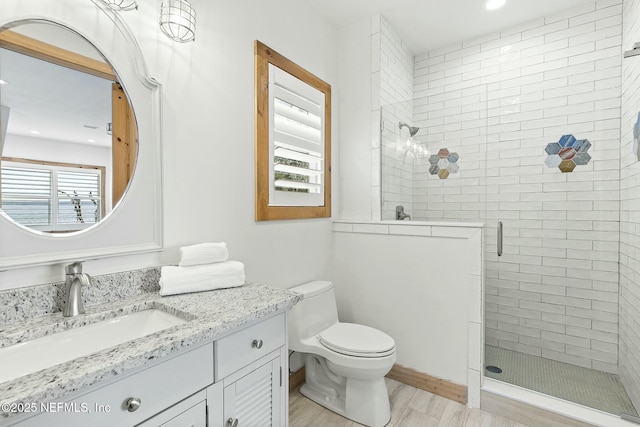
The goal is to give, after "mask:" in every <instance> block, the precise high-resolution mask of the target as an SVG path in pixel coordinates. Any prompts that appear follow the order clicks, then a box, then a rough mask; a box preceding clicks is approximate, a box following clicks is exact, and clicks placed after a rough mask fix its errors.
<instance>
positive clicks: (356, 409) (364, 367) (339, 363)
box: [288, 281, 396, 427]
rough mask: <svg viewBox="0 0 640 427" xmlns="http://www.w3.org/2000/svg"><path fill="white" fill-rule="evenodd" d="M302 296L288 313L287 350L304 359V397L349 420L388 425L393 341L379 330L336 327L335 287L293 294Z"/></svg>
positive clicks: (321, 285) (310, 286)
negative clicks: (389, 376)
mask: <svg viewBox="0 0 640 427" xmlns="http://www.w3.org/2000/svg"><path fill="white" fill-rule="evenodd" d="M291 290H292V291H295V292H298V293H300V294H302V295H303V296H304V299H303V300H302V301H300V302H299V303H298V304H296V305H295V306H294V307H293V309H292V310H291V312H290V313H289V321H288V327H289V348H290V349H291V350H294V351H297V352H300V353H305V354H304V360H305V369H306V371H305V374H306V382H305V384H304V385H303V386H302V387H301V388H300V392H301V393H302V394H303V395H305V396H307V397H308V398H309V399H311V400H313V401H315V402H316V403H319V404H320V405H322V406H325V407H327V408H329V409H331V410H332V411H334V412H337V413H338V414H340V415H343V416H345V417H347V418H349V419H351V420H354V421H356V422H359V423H361V424H365V425H367V426H372V427H382V426H384V425H386V424H387V423H388V422H389V419H390V418H391V410H390V407H389V394H388V392H387V387H386V385H385V382H384V376H385V375H386V374H387V373H388V372H389V371H390V370H391V367H392V366H393V364H394V362H395V361H396V346H395V342H394V340H393V338H391V337H390V336H389V335H387V334H385V333H384V332H381V331H379V330H377V329H374V328H371V327H368V326H364V325H357V324H354V323H340V322H338V311H337V308H336V300H335V294H334V292H333V285H332V284H331V282H325V281H315V282H310V283H305V284H304V285H300V286H296V287H294V288H291Z"/></svg>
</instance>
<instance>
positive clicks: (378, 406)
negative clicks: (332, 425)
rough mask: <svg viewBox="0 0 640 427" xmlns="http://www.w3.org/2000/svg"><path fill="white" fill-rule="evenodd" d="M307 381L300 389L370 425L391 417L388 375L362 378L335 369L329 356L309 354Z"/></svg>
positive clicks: (378, 426) (380, 424)
mask: <svg viewBox="0 0 640 427" xmlns="http://www.w3.org/2000/svg"><path fill="white" fill-rule="evenodd" d="M305 370H306V372H305V375H306V382H305V384H304V385H303V386H302V387H301V388H300V393H301V394H302V395H303V396H306V397H308V398H309V399H311V400H313V401H314V402H316V403H317V404H319V405H322V406H324V407H325V408H327V409H330V410H331V411H333V412H335V413H337V414H340V415H342V416H343V417H346V418H349V419H351V420H353V421H356V422H358V423H360V424H364V425H366V426H370V427H383V426H385V425H387V424H388V423H389V421H390V419H391V408H390V405H389V393H388V391H387V386H386V383H385V381H384V377H381V378H376V379H373V380H360V379H354V378H347V377H343V376H339V375H337V374H335V373H334V372H332V371H331V370H330V369H329V368H328V367H327V363H326V360H325V359H323V358H321V357H318V356H314V355H308V356H307V358H306V363H305Z"/></svg>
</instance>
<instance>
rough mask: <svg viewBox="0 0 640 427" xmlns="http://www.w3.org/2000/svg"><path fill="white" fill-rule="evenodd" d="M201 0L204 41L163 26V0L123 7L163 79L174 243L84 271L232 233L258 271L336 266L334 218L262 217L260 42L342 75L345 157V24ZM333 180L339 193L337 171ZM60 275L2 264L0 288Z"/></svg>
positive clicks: (253, 276) (290, 279) (174, 256)
mask: <svg viewBox="0 0 640 427" xmlns="http://www.w3.org/2000/svg"><path fill="white" fill-rule="evenodd" d="M51 1H55V0H51ZM193 6H194V7H195V8H196V10H197V13H198V27H197V34H196V41H195V42H194V43H186V44H179V43H175V42H172V41H171V40H169V39H168V38H167V37H165V36H164V35H163V34H161V32H160V30H159V28H158V25H157V20H158V15H159V9H160V1H159V0H158V1H149V2H139V10H137V11H131V12H123V13H122V15H121V16H122V17H123V18H124V19H125V20H126V21H127V23H128V24H129V26H130V28H131V30H132V31H133V32H134V34H135V36H136V38H137V40H138V41H139V43H140V45H141V47H142V50H143V52H144V54H145V59H146V61H147V64H148V65H149V68H150V74H151V75H152V76H154V77H155V78H156V79H157V80H159V81H160V82H161V83H162V84H163V98H162V101H163V127H162V133H163V141H162V144H163V153H162V158H163V165H162V167H163V171H162V179H163V182H162V185H163V203H164V209H163V210H164V218H163V220H164V225H163V228H164V247H165V250H164V251H163V252H161V253H157V254H147V255H134V256H126V257H114V258H105V259H101V260H87V261H86V264H85V271H87V272H88V273H89V274H102V273H108V272H116V271H123V270H127V269H131V268H142V267H147V266H154V265H160V264H171V263H175V262H177V260H178V248H179V247H180V246H182V245H188V244H193V243H198V242H203V241H226V242H227V243H228V245H229V249H230V253H231V257H232V258H233V259H237V260H240V261H243V262H244V263H245V265H246V269H247V279H248V280H250V281H258V282H263V283H268V284H273V285H276V286H285V287H287V286H292V285H294V284H298V283H302V282H304V281H308V280H312V279H317V278H326V277H329V273H330V247H331V246H330V245H331V220H330V219H320V220H303V221H276V222H269V223H256V222H255V221H254V184H253V182H254V172H253V171H254V155H253V144H254V137H253V135H254V133H253V129H254V125H253V120H254V118H253V117H254V58H253V41H254V40H255V39H259V40H260V41H262V42H264V43H266V44H267V45H268V46H270V47H271V48H273V49H275V50H277V51H278V52H280V53H282V54H283V55H285V56H287V57H288V58H289V59H291V60H293V61H295V62H296V63H298V64H299V65H301V66H302V67H304V68H306V69H307V70H309V71H311V72H312V73H314V74H316V75H317V76H319V77H320V78H322V79H324V80H325V81H327V82H328V83H329V84H331V85H332V90H333V95H334V96H333V99H334V105H333V107H334V108H333V112H334V113H333V124H334V128H333V134H332V143H333V147H334V153H335V154H334V156H336V161H337V158H338V157H339V154H338V153H340V141H339V138H338V137H337V136H338V132H337V130H338V126H339V122H340V121H339V120H338V114H339V109H338V102H337V99H338V98H339V90H338V56H337V54H336V52H337V50H338V36H337V30H336V28H334V26H333V25H332V24H330V23H328V22H327V21H326V20H325V19H323V18H321V17H319V16H318V14H317V13H316V12H315V11H314V10H313V9H311V8H310V7H308V6H306V5H305V4H304V3H302V2H297V1H295V0H281V1H278V2H269V3H265V2H262V1H258V0H248V1H243V2H206V1H201V2H200V1H199V2H194V4H193ZM34 12H35V11H34ZM1 13H2V11H1V10H0V14H1ZM140 120H144V118H140ZM142 143H144V142H142ZM333 185H334V187H333V188H334V191H336V193H338V192H339V186H338V185H337V182H336V181H335V180H334V182H333ZM62 277H63V266H62V265H51V266H43V267H34V268H25V269H19V270H9V271H5V272H0V288H2V289H7V288H13V287H17V286H24V285H29V284H35V283H43V282H46V281H51V280H60V279H61V278H62Z"/></svg>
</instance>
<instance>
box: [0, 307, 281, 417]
mask: <svg viewBox="0 0 640 427" xmlns="http://www.w3.org/2000/svg"><path fill="white" fill-rule="evenodd" d="M287 354H288V352H287V348H286V317H285V313H279V314H277V315H275V316H273V317H270V318H267V319H265V320H261V321H258V322H257V323H253V324H249V325H248V326H247V327H244V328H241V329H238V330H237V331H235V332H232V333H231V334H229V335H226V336H224V337H223V338H220V339H219V340H217V341H214V342H209V343H207V344H204V345H202V346H200V347H198V348H195V349H193V350H190V351H186V352H183V353H181V354H178V355H177V356H174V357H171V358H169V359H167V360H165V361H161V362H160V363H158V364H155V365H153V366H151V367H148V368H146V369H143V370H141V371H137V372H135V373H133V374H130V375H128V376H126V377H123V378H122V379H120V380H114V381H111V382H110V383H108V384H106V385H104V386H102V387H100V386H97V387H96V386H94V387H93V388H92V389H91V391H90V392H88V393H86V394H83V395H80V396H79V397H75V398H74V399H72V400H67V401H65V402H64V404H63V406H61V407H59V408H58V407H56V409H59V410H58V411H57V412H56V413H52V412H51V411H49V412H48V413H42V414H39V415H36V416H33V417H30V418H26V419H25V418H23V417H20V419H18V418H16V421H17V422H15V423H14V422H13V421H14V420H13V419H9V420H6V421H5V422H1V421H0V426H3V427H4V426H16V427H41V426H42V427H45V426H46V427H50V426H52V425H56V426H57V425H60V426H62V425H64V426H65V427H75V426H78V427H80V426H82V427H86V426H92V427H100V426H105V427H113V426H118V427H127V426H132V427H133V426H139V427H160V426H162V427H245V426H246V427H256V426H274V427H279V426H286V425H287V424H288V416H287V405H288V375H286V374H287V373H288V364H287V362H288V357H287ZM76 396H78V394H76ZM64 405H66V406H64ZM54 407H55V406H54Z"/></svg>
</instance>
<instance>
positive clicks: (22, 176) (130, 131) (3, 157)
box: [0, 21, 138, 233]
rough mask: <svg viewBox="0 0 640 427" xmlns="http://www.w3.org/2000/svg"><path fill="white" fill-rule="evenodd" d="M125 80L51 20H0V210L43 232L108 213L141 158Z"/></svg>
mask: <svg viewBox="0 0 640 427" xmlns="http://www.w3.org/2000/svg"><path fill="white" fill-rule="evenodd" d="M137 155H138V129H137V125H136V120H135V116H134V113H133V110H132V108H131V106H130V103H129V101H128V99H127V96H126V94H125V91H124V89H123V87H122V85H121V84H120V81H119V78H118V76H117V74H116V73H115V71H114V70H113V68H112V67H111V65H110V64H109V63H108V62H107V61H106V60H105V58H104V57H103V55H102V54H101V53H100V52H99V51H98V50H97V49H96V48H95V47H94V46H93V45H92V44H91V43H89V42H88V41H87V40H85V39H84V38H83V37H81V36H80V35H78V34H77V33H76V32H74V31H71V30H69V29H67V28H65V27H63V26H60V25H57V24H54V23H52V22H48V21H28V22H21V23H16V24H12V25H11V26H10V27H8V26H5V27H3V28H0V168H1V175H0V209H2V211H3V212H4V214H5V215H6V216H7V217H9V218H11V220H13V221H14V222H15V223H17V224H20V225H21V226H24V227H27V228H28V229H30V230H33V231H37V232H42V233H73V232H79V231H82V230H85V229H87V228H89V227H92V226H93V225H95V224H97V223H99V222H100V221H102V220H103V219H104V218H105V217H106V216H107V215H109V213H110V212H112V210H113V209H114V208H115V207H116V205H117V204H118V202H119V201H120V199H121V198H122V197H123V195H124V193H125V191H126V189H127V187H128V185H129V183H130V181H131V179H132V176H133V171H134V168H135V165H136V159H137Z"/></svg>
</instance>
